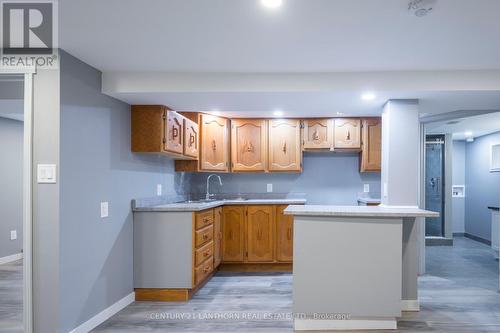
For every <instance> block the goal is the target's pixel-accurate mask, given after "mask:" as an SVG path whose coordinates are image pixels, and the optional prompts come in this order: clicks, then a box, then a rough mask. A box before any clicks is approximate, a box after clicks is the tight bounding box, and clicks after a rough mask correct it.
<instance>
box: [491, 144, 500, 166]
mask: <svg viewBox="0 0 500 333" xmlns="http://www.w3.org/2000/svg"><path fill="white" fill-rule="evenodd" d="M490 172H500V143H498V144H494V145H491V156H490Z"/></svg>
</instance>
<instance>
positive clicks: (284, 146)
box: [281, 141, 286, 154]
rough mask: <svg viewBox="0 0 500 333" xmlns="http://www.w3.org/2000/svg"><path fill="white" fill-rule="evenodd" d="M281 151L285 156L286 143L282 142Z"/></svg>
mask: <svg viewBox="0 0 500 333" xmlns="http://www.w3.org/2000/svg"><path fill="white" fill-rule="evenodd" d="M281 150H283V152H284V153H285V154H286V141H285V142H283V148H282V149H281Z"/></svg>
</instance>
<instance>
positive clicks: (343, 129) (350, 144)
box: [334, 118, 361, 149]
mask: <svg viewBox="0 0 500 333" xmlns="http://www.w3.org/2000/svg"><path fill="white" fill-rule="evenodd" d="M334 132H335V143H334V147H335V148H336V149H338V148H340V149H343V148H345V149H359V148H361V120H360V119H350V118H337V119H335V129H334Z"/></svg>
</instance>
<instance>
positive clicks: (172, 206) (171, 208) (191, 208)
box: [134, 198, 306, 212]
mask: <svg viewBox="0 0 500 333" xmlns="http://www.w3.org/2000/svg"><path fill="white" fill-rule="evenodd" d="M305 203H306V199H287V198H284V199H230V200H213V201H201V202H177V203H169V204H164V205H157V206H149V207H137V208H135V209H134V211H136V212H197V211H201V210H205V209H210V208H215V207H219V206H224V205H301V204H305Z"/></svg>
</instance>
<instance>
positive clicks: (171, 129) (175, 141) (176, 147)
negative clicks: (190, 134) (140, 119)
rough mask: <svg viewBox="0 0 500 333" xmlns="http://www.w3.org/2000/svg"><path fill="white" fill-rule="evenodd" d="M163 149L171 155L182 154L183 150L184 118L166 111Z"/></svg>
mask: <svg viewBox="0 0 500 333" xmlns="http://www.w3.org/2000/svg"><path fill="white" fill-rule="evenodd" d="M165 118H166V119H165V138H164V140H163V143H164V149H165V150H166V151H169V152H171V153H178V154H182V153H183V150H184V144H183V143H184V140H183V127H184V117H183V116H181V115H180V114H178V113H177V112H174V111H166V115H165Z"/></svg>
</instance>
